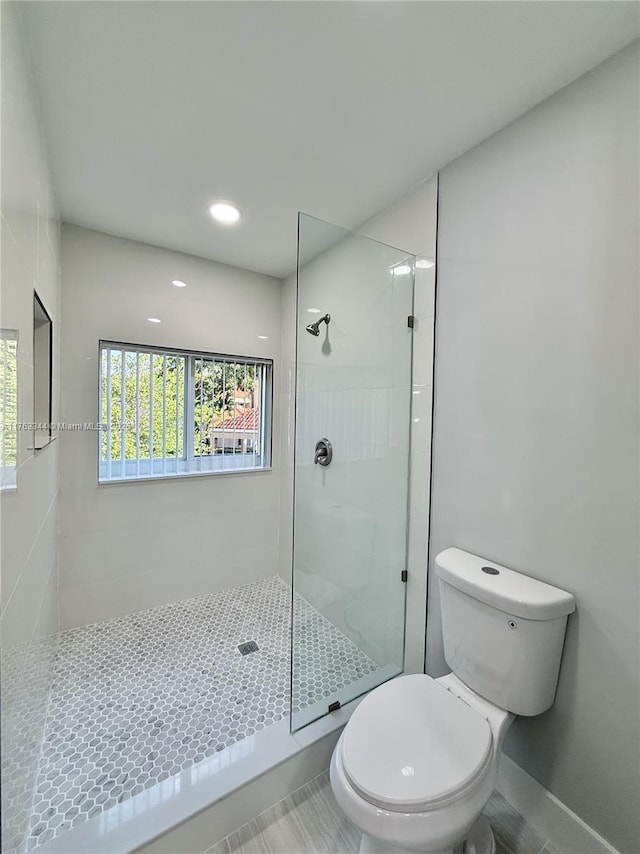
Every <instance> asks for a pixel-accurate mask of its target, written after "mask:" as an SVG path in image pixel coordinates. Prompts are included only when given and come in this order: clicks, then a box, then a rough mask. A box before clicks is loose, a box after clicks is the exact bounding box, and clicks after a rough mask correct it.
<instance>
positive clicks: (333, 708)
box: [329, 700, 340, 712]
mask: <svg viewBox="0 0 640 854" xmlns="http://www.w3.org/2000/svg"><path fill="white" fill-rule="evenodd" d="M339 708H340V700H336V701H335V703H331V705H330V706H329V711H330V712H337V711H338V709H339Z"/></svg>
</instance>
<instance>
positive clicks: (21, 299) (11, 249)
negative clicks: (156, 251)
mask: <svg viewBox="0 0 640 854" xmlns="http://www.w3.org/2000/svg"><path fill="white" fill-rule="evenodd" d="M1 15H2V27H1V30H2V69H1V71H2V75H1V76H2V200H1V201H2V232H1V241H2V304H1V305H0V326H1V327H2V328H3V329H8V330H14V331H16V332H17V336H18V353H17V377H18V413H17V418H18V422H32V421H33V290H34V288H35V289H36V290H37V292H38V294H39V296H40V298H41V299H42V301H43V303H44V305H45V307H46V309H47V311H48V312H49V315H50V316H51V318H52V319H53V330H54V333H53V340H54V362H53V389H54V396H53V420H54V421H56V420H57V419H58V411H59V407H58V388H59V383H58V377H59V358H58V352H59V351H58V343H57V342H58V340H59V339H58V323H59V302H60V297H59V294H60V288H59V247H60V228H59V221H58V219H57V213H56V206H55V201H54V197H53V192H52V189H51V183H50V180H49V168H48V162H47V151H46V145H45V142H44V138H43V134H42V132H41V128H40V121H39V114H38V105H37V102H36V99H35V97H34V95H33V89H32V86H31V76H30V71H29V66H28V62H27V59H26V57H25V55H24V53H23V50H22V47H21V41H20V29H19V27H20V21H19V17H18V16H19V10H17V9H16V5H15V4H10V3H3V4H2V10H1ZM31 438H32V434H31V433H30V432H27V431H22V430H19V431H18V436H17V439H18V458H17V483H18V489H17V490H3V491H2V493H1V494H0V512H1V520H2V521H1V535H2V536H1V546H0V551H1V555H0V556H1V566H2V577H1V594H0V595H1V617H0V630H1V635H2V688H3V690H2V741H3V750H2V818H3V823H2V824H3V849H4V848H5V845H6V847H7V849H8V850H10V840H9V839H8V838H7V837H6V834H7V833H9V834H12V833H16V832H18V833H19V832H20V830H21V828H22V826H23V824H24V822H25V821H26V818H27V817H28V812H25V809H24V807H25V806H27V807H28V796H29V795H30V793H31V789H32V788H33V782H34V775H35V772H36V766H37V760H38V755H39V750H40V741H41V736H42V726H43V723H44V715H45V704H46V699H47V694H48V689H49V684H50V679H51V673H52V659H53V652H54V643H52V642H51V641H50V640H46V639H45V638H46V636H47V635H51V634H52V633H55V632H56V631H57V628H58V593H57V575H58V565H57V534H58V442H57V441H54V442H52V443H51V444H50V445H48V446H47V447H45V448H44V449H43V450H41V451H39V452H38V453H37V454H34V452H33V450H32V444H33V443H32V441H31ZM25 699H26V700H27V701H28V702H27V707H28V710H29V712H28V714H27V715H21V716H17V715H16V714H15V710H16V707H17V706H19V705H22V704H23V702H24V700H25ZM10 770H11V774H10V775H9V773H8V772H9V771H10Z"/></svg>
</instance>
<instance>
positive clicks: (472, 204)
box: [427, 43, 640, 854]
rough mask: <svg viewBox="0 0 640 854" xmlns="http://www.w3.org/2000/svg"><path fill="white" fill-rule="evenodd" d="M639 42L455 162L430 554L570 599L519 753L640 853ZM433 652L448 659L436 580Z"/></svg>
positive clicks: (446, 184) (449, 194) (443, 287)
mask: <svg viewBox="0 0 640 854" xmlns="http://www.w3.org/2000/svg"><path fill="white" fill-rule="evenodd" d="M638 58H639V52H638V45H637V43H636V45H635V46H633V47H632V48H629V49H627V50H625V51H623V52H622V53H621V54H619V55H617V56H616V57H614V58H612V59H611V60H609V61H607V62H606V63H604V64H603V65H602V66H600V67H599V68H597V69H595V70H594V71H592V72H591V73H589V74H588V75H586V76H585V77H583V78H581V79H580V80H578V81H576V82H575V83H574V84H572V85H571V86H569V87H567V88H566V89H564V90H563V91H561V92H559V93H558V94H557V95H555V96H554V97H552V98H550V99H549V100H548V101H546V102H545V103H543V104H541V105H540V106H539V107H537V108H536V109H535V110H533V111H531V112H530V113H528V114H527V115H526V116H524V117H523V118H522V119H520V120H518V121H517V122H515V123H514V124H513V125H511V126H510V127H508V128H506V129H505V130H503V131H501V132H500V133H498V134H496V135H495V136H494V137H492V138H491V139H489V140H487V141H486V142H485V143H483V144H482V145H480V146H479V147H477V148H475V149H474V150H472V151H471V152H469V153H468V154H465V155H464V156H463V157H461V158H460V159H459V160H457V161H455V162H454V163H453V164H451V165H450V166H448V167H447V168H445V169H444V170H443V171H442V173H441V175H440V222H439V247H438V262H439V272H438V311H437V318H438V320H437V329H436V341H437V350H436V407H435V425H434V441H435V445H434V461H433V463H434V481H433V511H432V546H433V547H432V553H433V555H435V554H436V553H437V552H438V551H439V550H440V549H442V548H445V547H447V546H458V547H460V548H463V549H467V550H469V551H471V552H475V553H477V554H479V555H482V556H486V557H488V558H490V559H492V560H495V561H497V562H500V563H502V564H505V565H507V566H511V567H513V568H515V569H518V570H521V571H523V572H525V573H529V574H531V575H533V576H535V577H537V578H541V579H543V580H545V581H548V582H550V583H552V584H556V585H558V586H560V587H563V588H566V589H567V590H570V591H571V592H572V593H574V594H575V596H576V598H577V603H578V610H577V613H576V614H575V615H574V616H572V617H571V618H570V621H569V627H568V633H567V638H566V644H565V650H564V660H563V664H562V669H561V674H560V684H559V688H558V694H557V698H556V702H555V706H554V707H553V708H552V709H551V710H550V711H549V712H548V713H546V714H544V715H542V716H540V717H538V718H531V719H521V720H517V721H516V722H515V724H514V726H513V728H512V730H511V732H510V733H509V737H508V739H507V744H506V747H505V750H506V752H507V753H508V755H509V756H510V757H511V758H513V759H514V760H516V761H517V762H518V763H519V764H520V765H521V766H522V767H523V768H524V769H525V770H526V771H527V772H528V773H529V774H531V775H532V776H533V777H534V778H535V779H537V780H538V781H539V782H540V783H542V784H543V785H544V786H545V787H546V788H547V789H549V790H550V791H551V792H552V793H553V794H554V795H556V796H557V797H558V798H559V799H560V800H561V801H562V802H564V803H565V804H566V805H567V806H569V807H570V809H572V810H573V811H574V812H575V813H577V814H578V815H579V816H580V817H581V818H582V819H583V820H584V821H585V822H587V824H589V825H591V826H592V827H593V828H595V829H596V830H597V831H598V832H599V833H600V834H602V835H603V836H604V837H606V838H607V839H608V840H609V841H610V842H611V843H613V844H614V845H615V846H616V847H617V848H618V849H619V850H620V851H623V852H628V853H629V854H632V852H633V854H636V852H637V851H638V850H640V827H639V815H640V814H639V813H638V799H639V796H640V780H639V774H640V762H639V755H638V751H639V745H640V738H639V736H640V732H639V728H638V715H639V708H640V702H639V701H640V697H639V688H640V686H639V678H640V666H639V664H640V663H639V660H638V652H639V637H638V627H639V619H638V617H639V601H638V566H639V561H638V557H639V556H638V439H639V431H640V423H639V419H638V379H639V370H638V369H639V364H638V224H639V223H638V197H639V183H638V152H639V139H638V103H639V94H640V93H639V67H638ZM427 630H428V652H427V664H428V669H429V672H430V673H432V674H438V673H442V672H443V671H445V670H446V665H445V663H444V660H443V655H442V644H441V636H440V619H439V604H438V590H437V584H436V583H432V584H431V585H430V594H429V617H428V622H427Z"/></svg>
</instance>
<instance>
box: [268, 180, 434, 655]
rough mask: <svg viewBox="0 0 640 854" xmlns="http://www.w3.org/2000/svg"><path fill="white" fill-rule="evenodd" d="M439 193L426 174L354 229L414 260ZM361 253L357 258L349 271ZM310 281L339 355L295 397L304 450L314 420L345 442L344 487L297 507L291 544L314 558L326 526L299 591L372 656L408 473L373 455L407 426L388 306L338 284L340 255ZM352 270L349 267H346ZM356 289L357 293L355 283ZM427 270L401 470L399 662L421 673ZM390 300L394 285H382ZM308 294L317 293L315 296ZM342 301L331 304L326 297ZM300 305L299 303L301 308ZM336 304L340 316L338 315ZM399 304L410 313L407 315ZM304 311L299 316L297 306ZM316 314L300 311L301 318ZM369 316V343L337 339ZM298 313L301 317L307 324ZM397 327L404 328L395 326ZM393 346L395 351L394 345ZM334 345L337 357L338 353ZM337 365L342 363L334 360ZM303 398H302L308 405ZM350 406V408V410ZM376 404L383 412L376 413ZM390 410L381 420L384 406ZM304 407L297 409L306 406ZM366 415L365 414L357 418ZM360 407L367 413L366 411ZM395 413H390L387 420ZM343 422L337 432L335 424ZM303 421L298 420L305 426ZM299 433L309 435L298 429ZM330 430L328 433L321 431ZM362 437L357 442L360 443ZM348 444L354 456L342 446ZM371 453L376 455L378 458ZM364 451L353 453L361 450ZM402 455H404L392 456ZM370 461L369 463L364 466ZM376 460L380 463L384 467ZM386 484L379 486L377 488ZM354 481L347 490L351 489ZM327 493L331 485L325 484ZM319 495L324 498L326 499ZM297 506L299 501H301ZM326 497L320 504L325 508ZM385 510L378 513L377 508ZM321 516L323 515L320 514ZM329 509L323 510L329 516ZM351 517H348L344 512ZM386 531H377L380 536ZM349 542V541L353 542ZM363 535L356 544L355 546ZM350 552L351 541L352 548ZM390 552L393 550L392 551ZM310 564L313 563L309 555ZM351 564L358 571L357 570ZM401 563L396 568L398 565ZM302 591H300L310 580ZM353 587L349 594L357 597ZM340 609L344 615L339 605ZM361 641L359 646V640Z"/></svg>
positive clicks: (418, 299) (289, 473)
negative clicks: (402, 622) (334, 500)
mask: <svg viewBox="0 0 640 854" xmlns="http://www.w3.org/2000/svg"><path fill="white" fill-rule="evenodd" d="M436 194H437V181H436V179H435V178H434V179H431V180H430V181H427V182H425V183H424V184H423V185H421V186H420V187H419V188H418V189H417V190H416V191H414V192H412V193H411V194H410V195H408V196H407V197H405V198H403V199H401V200H399V201H398V202H397V203H396V204H394V205H392V206H391V207H390V208H388V209H387V210H385V211H383V212H382V213H381V214H380V215H379V216H377V217H375V218H374V219H373V220H371V221H370V222H369V223H367V224H366V225H365V226H364V227H363V228H362V229H360V231H361V232H362V233H363V234H366V235H367V236H370V237H372V238H374V239H377V240H380V241H383V242H386V243H388V244H391V245H394V246H401V247H403V249H406V251H407V252H411V253H416V254H418V255H420V256H421V257H429V258H431V259H433V258H434V256H435V237H436ZM357 266H358V261H357V260H356V261H355V267H356V268H357ZM326 272H327V275H323V276H322V277H320V278H319V279H318V291H317V296H315V297H314V298H312V295H311V293H310V291H309V290H308V289H307V288H306V287H305V298H306V297H307V296H308V297H309V299H308V302H309V306H311V303H314V306H316V307H318V308H321V309H322V311H330V312H331V311H333V312H334V320H332V329H331V337H332V339H333V340H334V341H337V342H338V344H337V348H336V354H334V353H333V352H332V354H331V356H329V357H325V358H324V359H321V360H320V361H319V362H318V363H317V365H315V367H314V366H309V365H306V366H305V369H304V377H306V380H307V383H308V388H307V389H306V392H305V390H303V389H302V388H301V389H300V393H301V394H302V395H306V396H307V397H308V396H309V395H310V397H311V400H310V401H308V402H307V404H306V405H305V406H304V407H302V408H303V410H304V412H303V415H302V418H303V422H306V421H308V425H307V426H308V427H309V428H310V432H309V435H308V436H307V437H306V440H304V441H306V444H305V445H304V450H303V454H305V453H306V456H307V457H308V456H310V455H311V456H312V453H313V445H314V444H315V441H316V439H317V438H319V437H318V436H316V435H315V434H316V432H317V430H318V428H319V422H318V417H319V416H320V415H321V413H326V416H321V420H322V418H324V422H325V423H326V425H327V426H326V429H327V430H328V431H330V432H332V435H337V436H338V440H337V441H338V447H340V445H344V449H345V453H346V455H347V457H348V458H349V460H350V461H349V462H348V463H346V464H345V465H344V466H342V467H341V464H340V460H339V458H338V459H336V462H334V463H332V466H331V478H332V483H333V484H334V486H335V490H334V491H336V494H338V493H340V494H341V495H342V496H343V497H344V496H348V498H349V501H348V502H347V501H345V502H343V508H342V511H341V512H342V516H339V515H338V516H336V513H338V514H339V512H340V511H339V510H335V508H334V511H333V515H331V507H330V505H331V502H330V501H328V499H327V500H324V501H323V502H321V503H322V504H323V507H317V506H313V507H312V506H310V507H309V512H308V513H307V514H305V513H299V514H298V518H297V520H296V541H297V543H298V544H301V554H300V555H299V556H300V558H301V561H300V562H303V560H305V554H306V562H307V565H308V566H310V565H313V563H314V555H316V556H317V555H318V554H319V553H321V551H322V550H321V549H319V541H320V539H321V538H322V536H323V531H324V532H325V534H326V530H327V525H328V529H329V530H330V531H331V539H332V553H331V561H328V562H325V563H324V565H323V566H316V569H315V571H314V572H312V573H309V572H307V573H306V574H302V575H300V574H299V580H301V581H302V582H303V584H306V586H305V593H304V595H307V596H310V597H311V599H312V600H313V601H314V602H315V604H316V607H319V608H321V609H323V613H326V614H328V615H329V616H330V619H333V620H334V621H336V624H337V625H339V626H340V627H341V629H342V630H343V631H345V632H346V633H349V630H350V627H351V631H352V636H353V637H354V639H355V638H356V637H357V640H356V642H357V643H359V644H360V645H361V646H362V644H363V642H364V641H363V638H366V637H367V636H368V637H369V638H370V639H373V638H375V639H376V640H375V642H374V643H373V646H371V647H368V652H369V654H370V655H372V657H374V658H375V657H376V654H378V655H380V654H382V655H383V656H384V655H385V652H384V650H387V651H388V650H389V649H390V647H392V646H393V641H392V638H393V637H394V634H395V632H394V630H393V628H392V627H393V625H394V623H395V622H397V620H398V614H392V613H391V611H392V610H393V609H392V607H391V605H390V603H391V602H392V601H393V598H392V597H390V595H389V594H390V592H392V591H390V590H388V589H386V588H385V587H384V585H383V587H382V588H380V585H374V584H373V583H372V579H374V578H379V579H381V580H382V579H385V578H387V579H393V578H395V575H394V573H392V572H391V573H389V572H388V566H389V558H390V557H393V558H395V557H397V554H398V553H401V552H402V549H401V548H395V549H391V550H390V548H389V546H390V542H391V539H392V537H391V536H390V532H392V531H393V530H396V536H395V539H396V540H398V541H399V539H400V537H401V536H402V535H403V531H404V523H405V510H404V507H403V496H404V493H403V489H404V488H405V487H406V474H405V470H404V468H403V465H404V464H405V461H404V460H403V464H402V465H400V464H398V461H397V460H396V459H395V458H394V456H393V455H392V454H391V453H388V447H387V453H386V454H385V455H384V456H381V455H380V453H379V452H381V451H382V449H383V448H384V447H385V446H388V445H389V443H391V445H393V444H394V442H396V439H397V437H401V436H403V435H404V431H405V430H406V422H407V415H406V412H405V411H403V409H402V407H401V406H400V405H399V404H398V403H397V402H396V396H397V395H400V398H402V392H401V391H400V392H398V391H394V382H396V381H397V380H398V376H397V375H396V374H394V371H393V370H391V369H390V367H389V366H391V365H393V361H394V360H393V358H392V356H393V353H394V351H395V350H397V345H398V342H396V341H395V340H394V337H393V335H391V334H385V333H384V326H385V323H386V314H387V309H385V307H384V305H383V304H382V303H377V304H376V305H375V306H370V304H369V299H368V298H369V296H370V295H371V293H372V292H373V290H374V288H373V287H372V286H371V282H370V281H368V282H367V281H366V280H365V279H361V278H359V277H358V276H357V275H353V283H351V282H350V289H349V290H348V291H343V292H341V290H340V285H341V283H344V282H345V281H348V280H349V271H348V270H347V269H346V268H345V264H344V263H342V264H340V263H337V264H336V267H335V268H334V269H333V270H327V271H326ZM350 272H351V274H355V273H356V270H355V268H354V269H353V270H351V271H350ZM358 284H361V285H362V286H363V294H362V295H361V298H359V297H358V293H356V292H355V290H354V289H357V287H358ZM434 284H435V267H431V268H429V269H427V270H423V269H421V270H419V271H418V272H417V276H416V289H415V303H414V314H415V315H416V317H417V320H418V322H417V325H416V329H415V331H414V333H413V346H414V350H413V382H414V388H413V390H414V391H416V392H419V394H415V395H412V398H413V399H412V403H413V407H414V411H413V416H412V417H413V419H417V420H413V421H412V423H411V442H412V464H411V478H410V500H411V519H410V522H411V529H410V538H409V551H408V568H409V583H408V591H407V592H408V597H407V628H406V631H407V648H406V658H405V667H406V669H408V670H411V671H422V669H423V659H424V633H425V602H426V577H427V557H426V555H427V539H428V512H429V477H430V450H431V399H432V395H431V391H432V389H431V383H432V364H433V362H432V350H433V314H434V312H433V299H434ZM386 298H388V299H389V300H390V301H391V303H390V304H393V300H394V298H395V297H394V294H393V291H392V290H389V291H388V293H387V294H386ZM295 299H296V280H295V276H292V277H289V278H288V279H287V280H286V281H285V282H284V284H283V290H282V318H283V322H282V329H283V339H282V352H283V381H282V393H283V398H282V402H281V405H282V412H283V432H282V437H281V441H282V458H283V466H282V481H281V514H280V572H281V573H282V575H283V576H284V577H286V578H290V575H291V560H292V557H291V530H292V483H293V468H292V454H293V438H294V437H293V389H294V380H295V374H294V371H295V326H296V315H295ZM314 299H315V302H314ZM331 302H333V305H334V306H339V308H337V309H333V308H332V305H331V304H330V303H331ZM303 308H304V307H303ZM336 310H337V311H338V315H337V316H335V313H336ZM407 313H408V312H407ZM301 314H304V312H302V313H301ZM313 319H314V317H313V316H312V315H311V314H309V316H308V321H310V320H313ZM360 320H361V321H362V322H363V323H371V324H374V326H375V327H376V328H377V327H380V329H381V331H380V334H379V335H378V337H377V339H376V341H375V346H374V347H372V346H371V341H369V342H367V341H366V335H362V336H360V338H359V337H358V336H357V335H351V336H344V334H343V333H342V330H341V328H340V327H341V324H342V325H343V326H344V328H348V324H352V327H351V328H353V325H356V322H357V321H360ZM308 321H305V322H308ZM299 325H300V329H301V330H302V332H301V334H302V336H304V337H303V339H302V345H303V347H304V348H305V349H304V352H305V353H307V351H308V352H309V353H313V352H315V351H314V344H315V346H316V348H317V350H318V352H320V347H321V342H322V340H323V335H321V337H320V338H318V339H314V338H312V337H310V336H309V337H308V340H307V336H306V333H305V332H304V330H303V325H304V323H303V321H302V319H301V320H300V322H299ZM398 332H402V333H404V334H406V329H403V330H398ZM394 348H395V350H394ZM338 354H339V355H338ZM337 363H339V364H337ZM309 404H310V405H309ZM351 409H353V413H352V414H353V425H352V429H351V430H350V429H349V422H348V418H349V412H350V410H351ZM356 410H357V411H356ZM378 410H380V412H381V413H384V414H383V415H382V417H376V415H375V413H376V412H377V411H378ZM389 412H390V413H391V417H390V418H389V417H387V414H388V413H389ZM305 413H306V414H305ZM363 413H364V415H363ZM367 413H368V414H367ZM393 416H395V417H393ZM343 425H344V426H345V427H347V430H346V432H344V431H342V432H341V427H342V426H343ZM363 425H368V428H367V429H368V430H369V434H370V435H368V436H367V437H363V436H361V435H359V434H358V430H361V429H364V428H363ZM307 426H305V423H302V424H300V425H299V429H300V430H301V431H302V432H303V434H305V431H306V430H307ZM305 435H306V434H305ZM329 438H331V436H330V437H329ZM365 438H366V441H363V440H364V439H365ZM350 442H351V444H352V445H353V447H352V448H351V454H349V450H348V446H349V444H350ZM362 444H364V445H365V446H366V447H367V448H368V450H367V454H370V455H371V456H370V457H368V458H367V457H366V456H365V457H364V458H363V459H360V460H358V459H357V457H358V454H357V453H356V452H355V449H357V448H358V447H360V446H361V445H362ZM375 455H377V456H375ZM361 456H362V455H361ZM399 456H400V457H402V456H403V454H402V452H400V453H399ZM372 459H375V465H372V464H371V463H372ZM383 469H384V470H383ZM316 474H317V470H316V471H314V470H313V467H310V468H309V470H308V471H299V483H301V484H302V485H303V486H304V480H305V477H307V476H308V477H309V478H311V479H312V480H313V478H314V475H316ZM383 483H384V484H385V489H384V494H383V495H381V485H382V484H383ZM354 490H355V491H354ZM332 494H333V493H332ZM326 497H327V496H325V498H326ZM302 504H303V507H304V506H305V505H306V502H302ZM324 505H326V506H324ZM377 512H382V513H383V517H381V518H380V519H379V520H378V522H376V513H377ZM323 513H324V515H325V516H326V518H325V521H324V524H323V523H321V521H320V520H321V518H323V517H322V514H323ZM327 514H329V515H328V516H327ZM347 517H348V518H347ZM383 534H384V535H383ZM350 543H352V544H353V548H352V547H350V545H349V544H350ZM363 543H366V547H365V551H366V554H365V553H363V552H362V544H363ZM305 544H306V545H305ZM354 549H355V550H354ZM390 551H391V554H390ZM316 562H317V561H316ZM358 567H359V568H360V571H358V570H357V568H358ZM400 568H401V567H400V565H399V566H398V567H397V571H398V572H399V571H400ZM307 588H308V589H307ZM354 591H358V592H357V595H354ZM347 610H348V611H349V613H348V615H347V613H346V611H347ZM363 648H365V647H363Z"/></svg>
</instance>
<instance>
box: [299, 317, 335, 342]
mask: <svg viewBox="0 0 640 854" xmlns="http://www.w3.org/2000/svg"><path fill="white" fill-rule="evenodd" d="M330 320H331V315H330V314H325V315H324V317H321V318H320V319H319V320H316V322H315V323H310V324H309V325H308V326H305V329H306V330H307V332H308V333H309V334H310V335H315V336H316V337H317V336H318V335H320V324H321V323H326V324H327V326H328V325H329V321H330Z"/></svg>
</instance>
